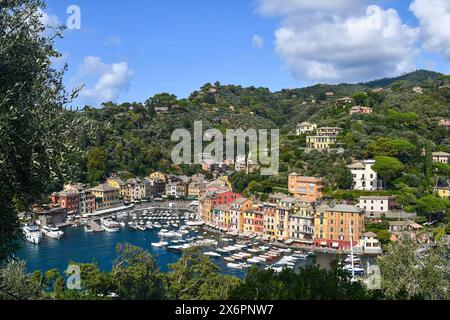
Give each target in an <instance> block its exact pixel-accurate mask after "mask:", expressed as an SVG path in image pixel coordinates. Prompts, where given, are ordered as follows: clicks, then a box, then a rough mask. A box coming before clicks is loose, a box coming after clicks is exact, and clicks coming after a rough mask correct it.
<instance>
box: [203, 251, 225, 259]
mask: <svg viewBox="0 0 450 320" xmlns="http://www.w3.org/2000/svg"><path fill="white" fill-rule="evenodd" d="M203 254H204V255H205V256H209V257H215V258H219V257H221V255H220V254H219V253H217V252H214V251H209V252H205V253H203Z"/></svg>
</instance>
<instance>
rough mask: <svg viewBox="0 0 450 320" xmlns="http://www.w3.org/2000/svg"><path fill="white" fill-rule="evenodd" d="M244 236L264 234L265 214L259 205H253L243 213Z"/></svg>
mask: <svg viewBox="0 0 450 320" xmlns="http://www.w3.org/2000/svg"><path fill="white" fill-rule="evenodd" d="M241 215H242V232H243V234H244V235H245V234H252V233H256V234H259V235H263V233H264V212H263V210H262V208H261V207H260V206H258V205H252V206H250V207H249V208H248V209H247V210H245V211H243V212H242V213H241Z"/></svg>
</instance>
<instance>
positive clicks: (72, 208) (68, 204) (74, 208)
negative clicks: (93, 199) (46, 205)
mask: <svg viewBox="0 0 450 320" xmlns="http://www.w3.org/2000/svg"><path fill="white" fill-rule="evenodd" d="M52 202H53V204H58V205H59V206H60V207H61V208H64V209H66V211H67V214H78V213H79V205H80V196H79V194H78V192H74V191H62V192H55V193H53V194H52Z"/></svg>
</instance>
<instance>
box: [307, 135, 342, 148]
mask: <svg viewBox="0 0 450 320" xmlns="http://www.w3.org/2000/svg"><path fill="white" fill-rule="evenodd" d="M336 142H337V136H308V137H306V145H307V147H308V148H310V149H316V150H326V149H330V148H333V147H334V146H335V145H336Z"/></svg>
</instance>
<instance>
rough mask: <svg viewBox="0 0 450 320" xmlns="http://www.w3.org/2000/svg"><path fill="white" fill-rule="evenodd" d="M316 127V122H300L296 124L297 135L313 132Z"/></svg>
mask: <svg viewBox="0 0 450 320" xmlns="http://www.w3.org/2000/svg"><path fill="white" fill-rule="evenodd" d="M316 129H317V124H315V123H310V122H302V123H300V124H298V125H297V131H296V132H297V135H298V136H299V135H302V134H305V133H311V132H314V131H315V130H316Z"/></svg>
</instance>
